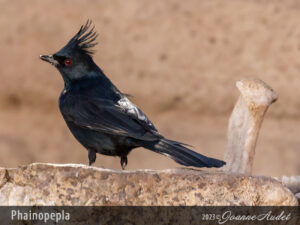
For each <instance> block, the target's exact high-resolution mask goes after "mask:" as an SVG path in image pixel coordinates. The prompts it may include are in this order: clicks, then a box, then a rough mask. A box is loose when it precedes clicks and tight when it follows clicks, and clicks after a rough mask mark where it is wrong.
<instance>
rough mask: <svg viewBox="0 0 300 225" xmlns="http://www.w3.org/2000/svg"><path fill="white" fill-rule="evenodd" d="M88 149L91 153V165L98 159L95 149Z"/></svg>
mask: <svg viewBox="0 0 300 225" xmlns="http://www.w3.org/2000/svg"><path fill="white" fill-rule="evenodd" d="M88 151H89V154H88V157H89V165H90V166H91V165H92V164H93V163H94V162H95V161H96V152H95V151H93V150H88Z"/></svg>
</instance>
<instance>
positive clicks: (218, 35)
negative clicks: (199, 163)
mask: <svg viewBox="0 0 300 225" xmlns="http://www.w3.org/2000/svg"><path fill="white" fill-rule="evenodd" d="M0 12H1V13H0V29H1V31H2V32H1V34H0V49H1V54H0V77H1V82H0V166H6V167H16V166H18V165H22V164H27V163H31V162H36V161H38V162H53V163H85V164H86V163H87V152H86V150H85V149H84V148H83V147H82V146H80V144H78V143H77V142H76V140H75V139H74V138H73V137H72V136H71V134H70V132H69V131H68V129H67V127H66V125H65V124H64V121H63V119H62V117H61V115H60V113H59V111H58V106H57V99H58V96H59V93H60V91H61V90H62V88H63V82H62V79H61V77H60V75H59V73H58V72H57V71H56V70H55V68H53V67H51V66H50V65H47V64H46V63H44V62H41V61H40V60H39V58H38V56H39V55H40V54H47V53H54V52H55V51H57V50H59V49H60V48H61V47H63V45H64V44H65V43H66V42H67V41H68V40H69V39H70V38H71V37H72V35H73V34H74V33H75V32H77V30H78V29H79V27H80V25H81V24H83V23H85V21H86V20H87V19H88V18H90V19H92V20H93V22H94V24H95V26H96V30H97V31H98V32H99V34H100V36H99V45H98V46H96V48H95V49H96V50H97V52H96V54H95V57H94V58H95V61H96V62H97V63H98V65H99V66H101V68H102V69H103V70H104V71H105V73H106V74H107V75H108V76H109V77H110V79H111V80H112V81H113V82H114V83H115V84H116V85H117V86H118V87H119V88H120V89H121V90H122V91H123V92H125V93H129V94H131V95H133V96H134V98H133V99H132V100H133V101H134V102H135V103H136V104H137V105H139V106H140V108H142V109H143V110H144V111H145V112H146V113H147V115H148V116H149V117H150V118H151V120H152V121H153V122H154V123H155V125H156V126H157V127H158V128H159V129H160V131H161V133H163V134H164V135H165V136H167V137H169V138H173V139H176V140H179V141H182V142H186V143H189V144H191V145H193V146H195V149H197V151H199V152H201V153H205V154H207V155H209V156H212V157H217V158H222V157H223V154H224V151H225V148H226V130H227V121H228V118H229V116H230V113H231V110H232V108H233V106H234V104H235V101H236V100H237V97H238V91H237V89H236V88H235V85H234V83H235V81H236V80H238V79H240V78H243V77H250V76H251V77H258V78H260V79H263V80H264V81H266V82H267V83H268V84H269V85H270V86H272V87H273V88H274V89H275V90H276V91H277V93H278V95H279V100H278V101H277V102H276V103H275V104H274V105H272V107H271V108H270V109H269V111H268V113H267V115H266V118H265V121H264V124H263V127H262V130H261V135H260V138H259V141H258V146H257V155H256V158H255V166H254V173H255V174H260V175H292V174H299V173H300V161H299V158H300V140H299V130H300V113H299V112H300V98H299V96H300V93H299V85H300V78H299V72H300V60H299V59H300V21H299V13H300V3H299V2H298V1H296V0H287V1H285V2H284V3H282V2H281V1H279V0H277V1H275V0H272V1H258V0H257V1H243V0H230V1H226V2H225V1H218V0H211V1H204V0H203V1H196V0H189V1H179V0H168V1H146V0H142V1H140V0H128V1H126V2H125V1H122V0H119V1H117V0H113V1H108V0H103V1H92V0H90V1H77V0H75V1H71V0H68V1H58V0H57V1H51V0H44V1H37V0H34V1H15V2H12V1H9V0H0ZM95 165H96V166H105V167H109V168H120V166H119V159H117V158H112V157H105V156H100V155H99V156H98V160H97V162H96V164H95ZM177 166H178V165H177V164H175V163H173V162H172V161H171V160H170V159H168V158H166V157H163V156H160V155H157V154H155V153H151V152H149V151H147V150H144V149H137V150H135V151H133V152H132V153H131V154H130V156H129V165H128V169H135V168H157V169H160V168H169V167H177Z"/></svg>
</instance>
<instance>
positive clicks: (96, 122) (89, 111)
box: [60, 96, 162, 141]
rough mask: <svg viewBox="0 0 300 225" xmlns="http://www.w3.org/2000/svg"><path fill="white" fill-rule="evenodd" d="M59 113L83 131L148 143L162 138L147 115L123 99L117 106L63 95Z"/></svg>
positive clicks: (106, 102)
mask: <svg viewBox="0 0 300 225" xmlns="http://www.w3.org/2000/svg"><path fill="white" fill-rule="evenodd" d="M60 110H61V112H62V114H63V116H64V119H65V120H66V121H68V122H72V123H74V124H76V125H77V126H80V127H83V128H87V129H91V130H95V131H99V132H104V133H109V134H113V135H121V136H126V137H131V138H135V139H140V140H148V141H154V140H158V139H160V138H161V137H162V136H161V135H160V134H159V132H158V131H157V129H156V128H155V127H154V125H153V124H152V123H151V122H150V120H149V119H148V118H147V116H146V115H145V114H144V113H143V112H142V111H141V110H140V109H138V108H137V107H136V106H135V105H134V104H132V103H131V102H130V101H129V100H128V99H127V98H126V97H125V96H124V97H123V98H121V99H120V100H119V101H118V102H117V103H115V102H113V101H110V100H106V99H101V98H91V97H87V96H76V97H75V96H66V97H65V98H64V100H63V102H61V104H60Z"/></svg>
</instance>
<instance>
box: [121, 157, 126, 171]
mask: <svg viewBox="0 0 300 225" xmlns="http://www.w3.org/2000/svg"><path fill="white" fill-rule="evenodd" d="M127 162H128V161H127V156H124V155H122V156H121V167H122V170H125V167H126V165H127Z"/></svg>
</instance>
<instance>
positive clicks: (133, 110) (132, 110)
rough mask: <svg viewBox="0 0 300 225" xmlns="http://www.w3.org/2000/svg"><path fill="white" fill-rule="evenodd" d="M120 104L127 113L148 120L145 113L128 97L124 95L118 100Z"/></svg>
mask: <svg viewBox="0 0 300 225" xmlns="http://www.w3.org/2000/svg"><path fill="white" fill-rule="evenodd" d="M118 104H119V105H120V106H121V108H122V109H123V110H125V111H126V112H127V113H129V114H132V115H134V116H136V117H137V118H138V119H139V120H147V117H146V116H145V114H143V113H142V112H141V111H140V110H139V109H138V107H137V106H136V105H135V104H133V103H132V102H131V101H130V100H129V99H128V98H127V97H123V98H121V99H120V100H119V101H118Z"/></svg>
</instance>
